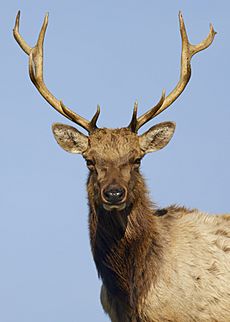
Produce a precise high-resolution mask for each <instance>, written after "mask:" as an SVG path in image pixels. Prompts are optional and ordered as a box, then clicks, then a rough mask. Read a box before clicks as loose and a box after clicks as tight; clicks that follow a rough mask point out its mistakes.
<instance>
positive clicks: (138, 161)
mask: <svg viewBox="0 0 230 322" xmlns="http://www.w3.org/2000/svg"><path fill="white" fill-rule="evenodd" d="M134 164H135V165H136V166H139V165H140V164H141V158H138V159H136V160H135V161H134Z"/></svg>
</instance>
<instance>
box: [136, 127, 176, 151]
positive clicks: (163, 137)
mask: <svg viewBox="0 0 230 322" xmlns="http://www.w3.org/2000/svg"><path fill="white" fill-rule="evenodd" d="M175 127H176V123H174V122H163V123H159V124H157V125H154V126H153V127H151V128H150V129H149V130H148V131H147V132H145V133H144V134H142V135H140V136H139V142H140V147H141V150H142V151H143V152H144V153H149V152H154V151H157V150H160V149H162V148H164V147H165V146H166V145H167V144H168V143H169V141H170V140H171V138H172V136H173V134H174V131H175Z"/></svg>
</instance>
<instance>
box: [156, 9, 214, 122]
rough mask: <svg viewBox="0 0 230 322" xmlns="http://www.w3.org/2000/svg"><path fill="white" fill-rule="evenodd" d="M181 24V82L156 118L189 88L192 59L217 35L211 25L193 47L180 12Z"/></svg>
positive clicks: (166, 99)
mask: <svg viewBox="0 0 230 322" xmlns="http://www.w3.org/2000/svg"><path fill="white" fill-rule="evenodd" d="M179 23H180V34H181V40H182V51H181V71H180V80H179V82H178V83H177V85H176V87H175V88H174V89H173V90H172V91H171V92H170V93H169V95H168V96H167V97H166V98H165V101H164V103H163V104H162V106H161V108H160V109H159V110H158V111H157V112H156V114H155V116H157V115H158V114H160V113H161V112H163V111H164V110H165V109H166V108H167V107H169V106H170V105H171V104H172V103H173V102H174V101H175V100H176V99H177V98H178V97H179V96H180V94H181V93H182V92H183V91H184V89H185V87H186V86H187V84H188V82H189V79H190V77H191V58H192V57H193V56H194V55H195V54H196V53H198V52H200V51H202V50H204V49H206V48H208V47H209V46H210V45H211V44H212V42H213V40H214V37H215V35H216V32H215V30H214V28H213V26H212V24H210V30H209V34H208V36H207V37H206V38H205V39H204V40H203V41H201V42H200V43H199V44H197V45H192V44H190V43H189V40H188V36H187V32H186V28H185V24H184V20H183V16H182V13H181V12H179Z"/></svg>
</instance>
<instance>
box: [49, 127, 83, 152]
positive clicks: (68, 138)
mask: <svg viewBox="0 0 230 322" xmlns="http://www.w3.org/2000/svg"><path fill="white" fill-rule="evenodd" d="M52 130H53V134H54V137H55V139H56V141H57V143H58V144H59V145H60V146H61V147H62V148H63V149H64V150H65V151H67V152H71V153H83V152H84V151H86V149H87V147H88V137H87V136H86V135H84V134H83V133H81V132H79V131H78V130H77V129H75V128H74V127H72V126H69V125H65V124H61V123H55V124H53V125H52Z"/></svg>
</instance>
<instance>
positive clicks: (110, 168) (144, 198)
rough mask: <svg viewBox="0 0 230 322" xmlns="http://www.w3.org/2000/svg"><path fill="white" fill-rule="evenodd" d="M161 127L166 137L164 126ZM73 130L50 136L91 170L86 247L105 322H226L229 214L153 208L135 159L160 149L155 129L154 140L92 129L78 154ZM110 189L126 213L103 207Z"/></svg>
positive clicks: (229, 315)
mask: <svg viewBox="0 0 230 322" xmlns="http://www.w3.org/2000/svg"><path fill="white" fill-rule="evenodd" d="M163 127H164V131H166V133H168V131H167V127H168V125H167V127H165V124H164V125H163ZM165 129H166V130H165ZM66 131H67V132H68V135H67V134H66ZM71 131H72V130H70V127H67V128H65V126H61V125H58V130H56V131H55V129H54V133H55V134H56V135H59V134H60V133H61V132H63V133H62V134H61V138H63V137H64V138H65V140H67V142H65V140H63V139H60V138H59V137H58V138H57V137H56V139H57V141H58V142H59V144H60V145H61V146H62V147H63V148H64V149H66V150H68V149H69V150H70V149H71V152H73V151H75V153H79V152H78V151H79V149H81V151H80V152H81V153H82V154H83V156H84V158H85V159H86V160H87V164H88V167H89V169H90V174H89V178H88V182H87V189H88V196H89V208H90V214H89V229H90V241H91V248H92V253H93V257H94V261H95V264H96V267H97V270H98V274H99V276H100V277H101V279H102V282H103V286H102V290H101V302H102V305H103V307H104V310H105V311H106V312H107V313H108V314H109V316H110V318H111V321H112V322H162V321H165V322H166V321H167V322H192V321H196V322H207V321H218V322H227V321H228V322H229V321H230V225H229V220H230V215H227V214H225V215H223V216H208V215H206V214H204V213H201V212H199V211H198V210H189V209H186V208H183V207H177V206H171V207H168V208H165V209H157V208H156V206H155V205H154V204H153V203H152V202H151V201H150V199H149V196H148V192H147V189H146V186H145V182H144V179H143V177H142V175H141V174H140V171H139V164H138V162H137V160H139V159H141V158H142V157H143V156H144V154H145V153H146V151H147V152H151V151H153V150H157V149H159V148H162V147H163V146H165V145H166V144H167V143H168V141H169V139H170V138H171V136H172V131H170V133H168V134H165V132H164V131H162V132H161V125H158V127H157V133H156V131H155V130H153V131H151V129H150V130H149V131H148V132H146V133H147V134H146V133H145V134H143V135H142V136H141V137H138V136H137V134H135V133H132V132H131V131H130V130H129V129H127V128H122V129H115V130H112V129H98V130H96V131H94V132H93V133H92V134H91V135H90V136H89V138H88V145H87V148H84V151H83V150H82V147H83V146H85V143H86V141H85V140H86V137H85V136H84V137H82V142H83V143H84V144H83V143H82V144H79V142H77V143H76V142H75V141H76V140H77V141H78V140H79V133H78V132H76V133H75V132H74V133H70V132H71ZM162 133H163V134H162ZM145 135H147V137H145ZM165 136H166V137H165ZM69 139H71V140H72V143H70V142H68V140H69ZM63 145H64V146H63ZM66 147H67V148H66ZM109 184H116V185H121V186H122V187H124V188H125V189H126V191H127V195H126V200H125V207H124V208H122V209H113V208H111V209H109V210H108V209H107V210H106V208H105V207H104V206H103V203H104V200H103V196H102V191H103V188H104V187H105V186H108V185H109Z"/></svg>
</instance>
